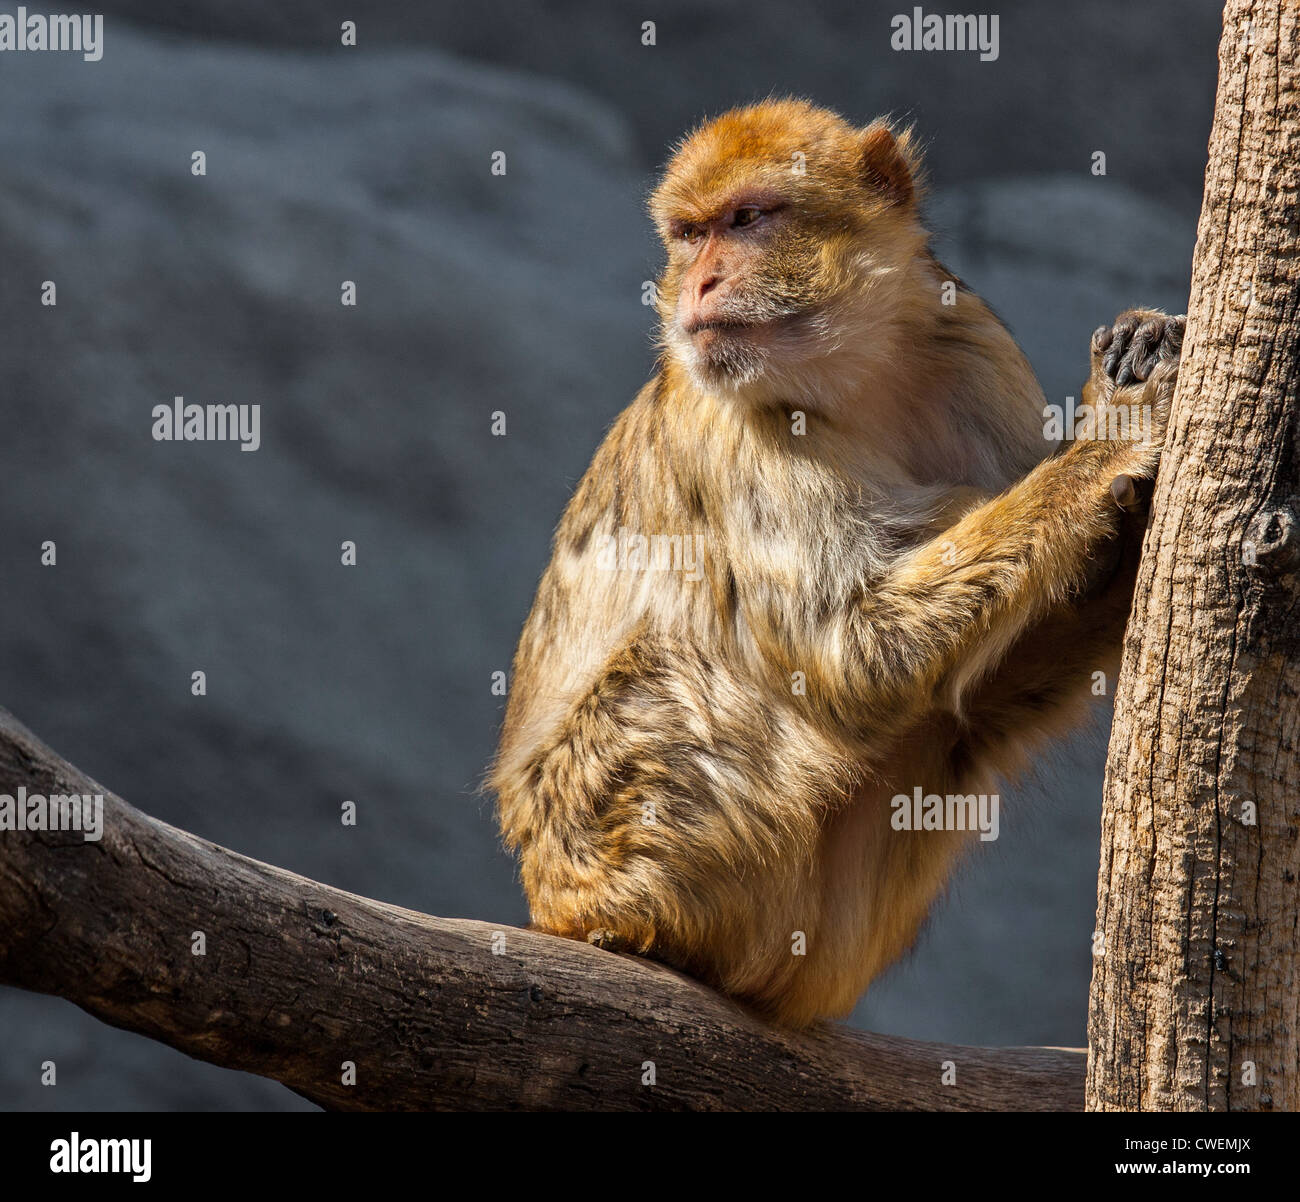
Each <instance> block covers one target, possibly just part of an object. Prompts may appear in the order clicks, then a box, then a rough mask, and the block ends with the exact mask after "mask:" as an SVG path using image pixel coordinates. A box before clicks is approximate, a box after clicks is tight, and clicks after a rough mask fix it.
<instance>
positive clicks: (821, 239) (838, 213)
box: [651, 101, 915, 396]
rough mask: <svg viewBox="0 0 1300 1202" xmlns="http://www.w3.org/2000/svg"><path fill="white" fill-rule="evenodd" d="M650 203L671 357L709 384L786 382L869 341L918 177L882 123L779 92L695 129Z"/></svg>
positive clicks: (766, 388)
mask: <svg viewBox="0 0 1300 1202" xmlns="http://www.w3.org/2000/svg"><path fill="white" fill-rule="evenodd" d="M651 211H652V213H653V215H654V217H655V220H656V224H657V225H658V228H659V232H660V235H661V237H662V238H663V241H664V245H665V247H666V250H667V254H668V262H667V265H666V267H665V270H664V273H663V276H662V278H661V280H660V285H659V312H660V317H661V320H662V323H663V331H662V341H663V344H664V346H665V349H666V350H667V351H668V353H669V355H670V356H671V357H672V358H673V359H675V360H676V361H677V362H678V363H679V364H681V365H682V366H684V367H685V368H686V369H687V371H688V372H689V373H690V375H691V376H692V377H693V378H694V379H695V380H696V382H697V383H698V384H700V385H701V386H702V387H706V388H710V389H714V390H722V391H730V392H744V393H747V394H750V395H755V396H758V395H770V394H771V393H773V392H787V393H788V392H789V391H790V390H791V387H792V384H793V382H795V381H797V380H800V379H803V378H804V377H806V375H807V369H808V368H809V365H810V364H813V363H815V362H817V361H819V360H825V359H826V358H827V357H828V356H831V357H833V356H835V355H836V354H837V353H839V352H841V351H842V350H843V349H844V348H845V347H846V345H847V344H849V343H851V342H858V343H860V342H862V340H863V339H864V338H865V339H866V340H867V341H868V342H869V341H870V339H871V336H872V335H871V330H870V328H869V327H870V326H871V324H872V321H873V320H877V322H878V318H877V319H872V318H870V317H869V316H865V315H866V313H867V309H868V308H869V305H867V304H866V303H865V302H866V301H867V300H868V299H869V298H868V294H869V293H870V292H871V290H872V287H873V286H874V290H875V294H876V299H877V300H879V299H881V297H880V293H881V284H880V281H881V280H882V279H884V278H885V276H886V275H887V274H888V270H889V269H892V268H893V267H894V266H895V265H896V264H895V262H894V261H895V260H896V259H898V258H899V254H900V252H899V250H898V246H899V245H901V243H902V242H903V241H906V239H900V238H898V237H895V236H894V235H893V233H892V232H891V231H892V229H893V227H894V226H900V228H901V226H902V225H907V224H910V214H911V211H912V204H911V174H910V169H909V167H908V165H907V163H906V162H905V160H904V157H903V154H902V152H901V151H900V150H899V147H898V145H897V143H896V142H895V140H894V138H893V136H892V135H891V134H890V133H889V131H888V130H886V129H884V127H882V126H871V127H868V129H867V130H865V131H860V130H855V129H853V128H852V127H851V126H849V125H847V124H846V123H845V122H843V121H842V120H840V119H839V118H838V117H835V116H834V115H833V114H830V113H828V112H826V111H824V110H821V109H817V108H814V107H813V106H811V105H807V104H805V103H803V102H791V101H782V102H769V103H766V104H762V105H758V106H755V107H753V108H748V109H740V110H736V111H734V112H732V113H728V114H726V115H725V116H723V117H720V118H718V120H716V121H714V122H713V123H711V124H710V125H707V126H705V127H704V128H703V129H702V130H700V131H699V132H697V133H696V134H694V135H693V136H692V137H691V138H689V139H688V140H687V141H686V142H685V143H684V144H683V146H682V147H681V149H680V150H679V151H678V152H677V154H676V155H675V156H674V158H673V161H672V163H671V164H670V165H669V168H668V170H667V172H666V173H665V176H664V179H663V182H662V183H661V184H660V186H659V188H658V190H657V191H656V193H655V196H654V198H653V200H652V201H651ZM904 213H906V214H907V216H908V220H904ZM913 253H915V248H914V247H913V246H912V245H911V244H910V243H909V244H908V246H907V248H906V250H905V252H902V254H903V257H904V258H905V257H906V256H907V255H910V254H913ZM873 282H874V283H873ZM864 327H867V328H864Z"/></svg>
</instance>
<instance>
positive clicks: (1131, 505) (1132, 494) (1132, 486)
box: [1110, 475, 1138, 512]
mask: <svg viewBox="0 0 1300 1202" xmlns="http://www.w3.org/2000/svg"><path fill="white" fill-rule="evenodd" d="M1110 495H1111V496H1112V497H1114V498H1115V504H1116V505H1118V506H1119V507H1120V508H1121V509H1123V510H1124V511H1125V512H1129V511H1131V510H1133V509H1136V508H1137V506H1138V490H1137V481H1136V480H1134V479H1133V477H1132V476H1128V475H1122V476H1116V477H1115V479H1114V480H1112V481H1111V482H1110Z"/></svg>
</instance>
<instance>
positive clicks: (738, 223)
mask: <svg viewBox="0 0 1300 1202" xmlns="http://www.w3.org/2000/svg"><path fill="white" fill-rule="evenodd" d="M762 216H763V210H762V209H755V208H746V209H737V210H736V211H735V213H734V214H733V215H732V218H731V224H732V226H733V228H743V227H744V226H747V225H753V224H754V222H756V221H757V220H758V219H759V218H760V217H762Z"/></svg>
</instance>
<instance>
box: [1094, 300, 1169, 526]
mask: <svg viewBox="0 0 1300 1202" xmlns="http://www.w3.org/2000/svg"><path fill="white" fill-rule="evenodd" d="M1186 325H1187V318H1186V317H1185V316H1178V317H1169V316H1167V315H1166V314H1164V313H1160V312H1157V311H1156V310H1153V309H1129V310H1128V311H1127V312H1125V313H1121V314H1120V315H1119V316H1118V317H1117V318H1116V319H1115V321H1114V323H1113V324H1112V325H1109V326H1100V327H1099V328H1098V329H1097V330H1096V331H1095V332H1094V333H1093V335H1092V374H1091V375H1090V377H1089V379H1088V383H1087V384H1086V385H1085V386H1084V402H1085V403H1086V404H1089V405H1091V406H1092V407H1093V411H1094V413H1095V414H1096V415H1097V425H1098V430H1099V431H1106V432H1109V435H1110V436H1111V437H1113V436H1114V430H1115V428H1116V426H1117V425H1119V426H1122V428H1124V429H1125V430H1127V431H1128V432H1129V437H1130V438H1131V439H1132V440H1133V442H1134V443H1135V447H1136V449H1138V450H1139V454H1137V455H1136V456H1134V457H1133V458H1134V462H1133V466H1132V470H1127V471H1125V472H1124V473H1123V474H1121V475H1118V476H1117V477H1116V478H1115V480H1114V482H1113V484H1112V486H1111V492H1112V494H1113V495H1114V497H1115V500H1116V503H1117V504H1119V506H1120V507H1121V508H1122V509H1124V510H1125V511H1126V512H1142V513H1145V506H1146V504H1147V502H1148V501H1149V500H1150V496H1151V488H1152V485H1153V482H1154V480H1155V475H1156V469H1157V467H1158V466H1159V463H1160V448H1161V446H1162V445H1163V443H1164V437H1165V428H1166V426H1167V425H1168V422H1169V402H1170V401H1171V400H1172V399H1173V395H1174V387H1175V385H1176V384H1177V383H1178V364H1179V356H1180V355H1181V353H1182V347H1183V333H1184V331H1185V329H1186ZM1116 411H1126V412H1120V413H1118V416H1121V417H1122V418H1123V419H1124V420H1123V421H1122V422H1119V423H1117V422H1115V421H1112V420H1111V418H1110V414H1111V413H1112V412H1116Z"/></svg>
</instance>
